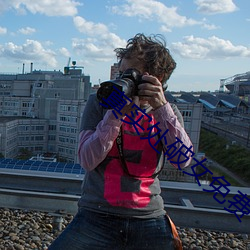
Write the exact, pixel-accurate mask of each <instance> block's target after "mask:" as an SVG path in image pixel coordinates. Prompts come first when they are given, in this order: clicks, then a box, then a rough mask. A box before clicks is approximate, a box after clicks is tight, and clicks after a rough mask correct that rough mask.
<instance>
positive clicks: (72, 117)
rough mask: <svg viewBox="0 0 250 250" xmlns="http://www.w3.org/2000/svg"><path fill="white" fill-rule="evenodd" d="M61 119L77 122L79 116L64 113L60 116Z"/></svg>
mask: <svg viewBox="0 0 250 250" xmlns="http://www.w3.org/2000/svg"><path fill="white" fill-rule="evenodd" d="M59 120H60V121H62V122H70V123H77V117H74V116H70V115H62V116H60V118H59Z"/></svg>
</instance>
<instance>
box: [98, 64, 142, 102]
mask: <svg viewBox="0 0 250 250" xmlns="http://www.w3.org/2000/svg"><path fill="white" fill-rule="evenodd" d="M142 82H143V81H142V75H141V74H140V72H139V71H138V70H136V69H127V70H126V71H124V73H123V74H122V75H121V76H120V77H119V78H117V79H115V80H110V81H105V82H103V83H101V85H100V88H99V89H98V91H97V98H98V100H99V101H100V102H102V101H103V99H107V98H108V97H109V96H110V94H111V93H112V92H113V91H114V86H115V87H116V88H117V89H119V91H121V92H124V95H126V96H127V97H128V98H131V97H132V96H138V85H139V84H141V83H142Z"/></svg>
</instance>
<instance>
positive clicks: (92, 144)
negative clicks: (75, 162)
mask: <svg viewBox="0 0 250 250" xmlns="http://www.w3.org/2000/svg"><path fill="white" fill-rule="evenodd" d="M121 124H122V121H121V120H119V119H116V118H115V116H114V115H113V113H112V111H111V110H108V111H107V113H106V114H105V116H104V118H103V120H102V121H100V122H99V123H98V125H97V127H96V130H82V131H81V132H80V135H79V147H78V157H79V161H80V165H81V166H82V167H83V168H84V169H85V170H87V171H91V170H93V169H94V168H96V167H97V166H98V164H99V163H100V162H102V161H103V160H104V159H105V157H106V156H107V154H108V152H109V151H110V150H111V148H112V146H113V144H114V141H115V139H116V137H117V136H118V133H119V130H120V127H121Z"/></svg>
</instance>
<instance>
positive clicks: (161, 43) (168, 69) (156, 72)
mask: <svg viewBox="0 0 250 250" xmlns="http://www.w3.org/2000/svg"><path fill="white" fill-rule="evenodd" d="M114 51H115V53H116V56H117V59H118V60H119V61H120V62H121V60H122V59H123V58H125V59H132V58H136V59H138V60H140V61H141V62H143V64H144V71H145V72H148V73H149V74H150V75H153V76H156V77H163V79H162V81H161V82H162V83H163V84H164V83H165V82H166V81H167V80H168V79H169V77H170V76H171V74H172V72H173V71H174V69H175V67H176V62H175V61H174V59H173V58H172V56H171V55H170V52H169V50H168V49H167V48H166V42H165V40H164V37H163V36H162V35H159V34H157V35H151V36H145V35H144V34H142V33H138V34H136V35H135V36H134V37H133V38H131V39H129V40H128V42H127V46H126V48H117V49H115V50H114Z"/></svg>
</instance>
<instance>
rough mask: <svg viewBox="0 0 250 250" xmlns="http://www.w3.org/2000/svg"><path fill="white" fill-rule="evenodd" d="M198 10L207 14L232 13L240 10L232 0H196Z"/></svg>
mask: <svg viewBox="0 0 250 250" xmlns="http://www.w3.org/2000/svg"><path fill="white" fill-rule="evenodd" d="M194 3H195V4H196V5H197V6H198V7H197V10H198V12H201V13H203V14H207V15H213V14H219V13H230V12H234V11H236V10H238V8H237V6H236V5H235V4H234V3H233V1H232V0H220V1H218V0H195V1H194Z"/></svg>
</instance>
